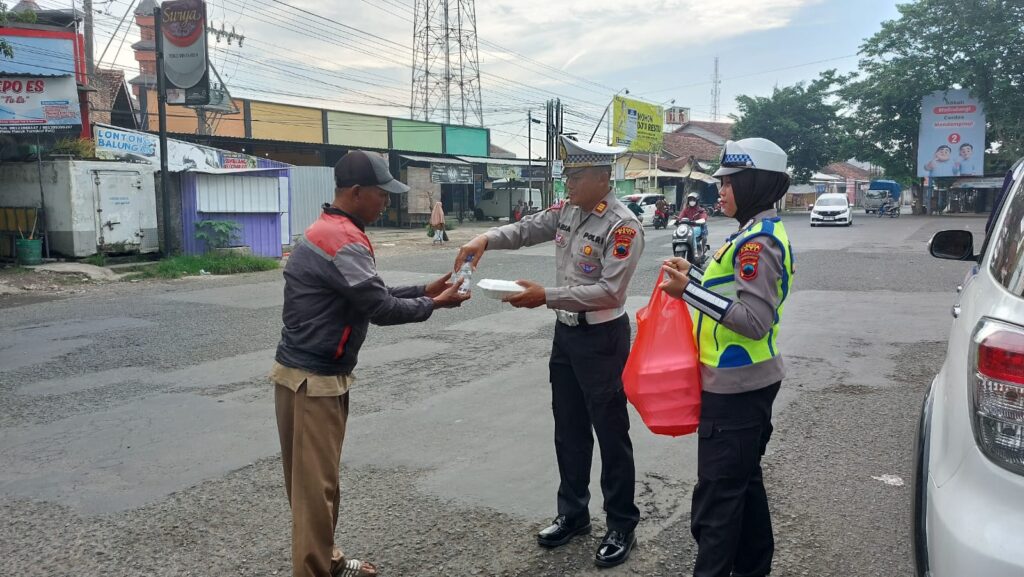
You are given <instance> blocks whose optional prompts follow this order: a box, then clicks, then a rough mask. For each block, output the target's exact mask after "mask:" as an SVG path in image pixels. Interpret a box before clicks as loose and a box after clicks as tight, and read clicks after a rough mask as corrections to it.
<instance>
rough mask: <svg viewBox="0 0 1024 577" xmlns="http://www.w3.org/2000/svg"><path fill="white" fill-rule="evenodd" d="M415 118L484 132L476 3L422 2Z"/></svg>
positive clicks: (416, 38)
mask: <svg viewBox="0 0 1024 577" xmlns="http://www.w3.org/2000/svg"><path fill="white" fill-rule="evenodd" d="M412 39H413V44H412V98H411V101H410V105H409V117H410V118H412V119H414V120H427V121H444V122H445V123H448V124H462V125H477V126H483V124H484V112H483V104H482V98H481V95H480V56H479V50H478V48H477V38H476V2H475V0H416V12H415V18H414V22H413V29H412Z"/></svg>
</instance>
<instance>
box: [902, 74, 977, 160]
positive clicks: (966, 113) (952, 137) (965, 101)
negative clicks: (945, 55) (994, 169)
mask: <svg viewBox="0 0 1024 577" xmlns="http://www.w3.org/2000/svg"><path fill="white" fill-rule="evenodd" d="M917 151H918V152H917V176H919V177H931V178H936V177H943V176H983V175H984V174H985V108H984V106H983V105H982V104H981V102H980V101H978V100H977V99H976V98H971V96H970V92H969V91H967V90H947V91H945V92H943V91H939V92H935V93H932V94H930V95H928V96H925V97H924V99H923V100H922V101H921V132H920V137H919V139H918V147H917Z"/></svg>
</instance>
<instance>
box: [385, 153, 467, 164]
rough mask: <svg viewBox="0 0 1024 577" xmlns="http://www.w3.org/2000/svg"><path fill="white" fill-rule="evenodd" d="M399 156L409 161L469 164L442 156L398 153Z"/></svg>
mask: <svg viewBox="0 0 1024 577" xmlns="http://www.w3.org/2000/svg"><path fill="white" fill-rule="evenodd" d="M399 158H404V159H405V160H408V161H410V162H429V163H431V164H459V165H462V164H469V163H468V162H463V161H461V160H458V159H455V158H442V157H440V156H415V155H412V154H400V155H399Z"/></svg>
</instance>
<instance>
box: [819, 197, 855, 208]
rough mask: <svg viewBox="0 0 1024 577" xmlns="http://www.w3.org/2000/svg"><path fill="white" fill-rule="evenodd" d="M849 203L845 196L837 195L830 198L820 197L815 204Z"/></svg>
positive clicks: (835, 204)
mask: <svg viewBox="0 0 1024 577" xmlns="http://www.w3.org/2000/svg"><path fill="white" fill-rule="evenodd" d="M847 204H849V203H848V202H846V199H845V198H839V197H837V196H833V197H829V198H819V199H818V202H816V203H814V206H846V205H847Z"/></svg>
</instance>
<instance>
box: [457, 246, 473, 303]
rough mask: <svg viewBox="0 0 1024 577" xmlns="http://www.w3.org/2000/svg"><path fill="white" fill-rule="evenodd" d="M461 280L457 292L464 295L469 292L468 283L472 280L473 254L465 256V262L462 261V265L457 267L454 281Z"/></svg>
mask: <svg viewBox="0 0 1024 577" xmlns="http://www.w3.org/2000/svg"><path fill="white" fill-rule="evenodd" d="M460 280H461V281H462V286H460V287H459V294H461V295H464V294H467V293H468V292H469V284H470V282H472V280H473V256H472V255H470V256H467V257H466V262H464V263H462V267H461V268H459V272H458V273H457V276H456V278H455V282H459V281H460Z"/></svg>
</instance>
